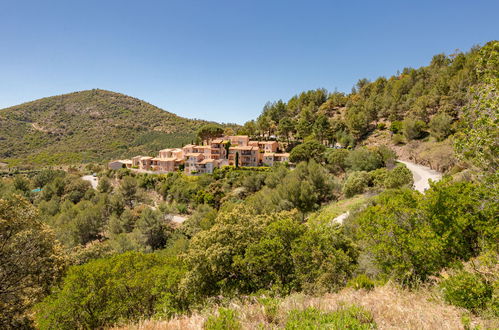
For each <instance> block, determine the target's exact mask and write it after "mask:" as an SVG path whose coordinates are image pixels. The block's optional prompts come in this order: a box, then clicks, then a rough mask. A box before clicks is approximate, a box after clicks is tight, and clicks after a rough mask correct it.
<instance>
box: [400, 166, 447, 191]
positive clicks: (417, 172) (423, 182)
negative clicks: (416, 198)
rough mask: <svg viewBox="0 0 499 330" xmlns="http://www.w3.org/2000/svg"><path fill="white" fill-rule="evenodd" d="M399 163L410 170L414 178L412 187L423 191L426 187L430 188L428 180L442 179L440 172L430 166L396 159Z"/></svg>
mask: <svg viewBox="0 0 499 330" xmlns="http://www.w3.org/2000/svg"><path fill="white" fill-rule="evenodd" d="M397 161H398V162H399V163H402V164H404V165H405V166H407V168H408V169H409V170H410V171H411V172H412V176H413V178H414V189H415V190H417V191H419V192H422V193H424V192H425V190H426V189H429V188H430V182H429V180H430V179H431V180H433V181H439V180H440V179H442V173H439V172H437V171H435V170H432V169H431V168H429V167H427V166H423V165H418V164H414V163H411V162H406V161H403V160H397Z"/></svg>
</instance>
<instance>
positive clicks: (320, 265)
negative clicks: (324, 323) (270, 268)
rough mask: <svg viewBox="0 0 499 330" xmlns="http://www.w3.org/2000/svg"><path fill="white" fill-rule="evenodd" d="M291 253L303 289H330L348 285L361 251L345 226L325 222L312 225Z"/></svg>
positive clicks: (315, 290)
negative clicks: (343, 228)
mask: <svg viewBox="0 0 499 330" xmlns="http://www.w3.org/2000/svg"><path fill="white" fill-rule="evenodd" d="M291 255H292V258H293V262H294V264H295V268H296V277H297V279H298V281H299V283H300V286H301V287H302V289H303V290H305V291H309V292H330V291H334V290H337V289H339V288H341V287H343V286H345V285H346V283H347V281H348V279H349V278H350V277H351V275H352V273H353V271H354V269H355V265H356V262H357V256H358V251H357V249H356V247H355V245H354V244H353V243H352V242H351V241H350V239H348V238H347V237H346V236H345V235H344V234H343V233H342V231H341V228H339V227H337V226H332V225H329V224H325V225H319V226H317V227H314V228H308V230H307V231H306V232H305V233H304V234H303V235H302V236H301V237H300V238H299V239H298V240H297V241H296V242H295V243H294V244H293V249H292V250H291Z"/></svg>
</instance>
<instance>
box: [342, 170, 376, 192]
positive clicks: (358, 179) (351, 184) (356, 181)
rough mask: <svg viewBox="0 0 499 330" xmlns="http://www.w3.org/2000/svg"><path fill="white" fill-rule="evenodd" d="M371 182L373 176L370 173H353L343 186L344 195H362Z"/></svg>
mask: <svg viewBox="0 0 499 330" xmlns="http://www.w3.org/2000/svg"><path fill="white" fill-rule="evenodd" d="M370 182H371V176H370V175H369V173H367V172H364V171H360V172H352V173H350V175H349V176H348V177H347V179H346V181H345V183H344V185H343V193H344V194H345V196H346V197H352V196H353V195H356V194H361V193H363V192H364V191H365V190H366V188H367V187H368V186H369V183H370Z"/></svg>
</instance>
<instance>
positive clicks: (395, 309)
mask: <svg viewBox="0 0 499 330" xmlns="http://www.w3.org/2000/svg"><path fill="white" fill-rule="evenodd" d="M345 304H346V305H351V304H355V305H358V306H362V307H364V308H365V309H366V310H368V311H369V312H371V313H372V315H373V316H374V319H375V321H376V323H377V325H378V328H379V329H464V326H463V324H462V322H461V317H462V316H463V314H466V312H465V311H464V310H462V309H459V308H456V307H453V306H449V305H446V304H445V303H443V302H442V301H441V300H439V299H438V297H434V296H433V295H432V294H431V292H429V291H426V290H419V291H415V292H409V291H406V290H402V289H400V288H398V287H396V286H394V285H390V284H388V285H385V286H383V287H377V288H376V289H374V290H372V291H369V292H368V291H364V290H358V291H356V290H353V289H345V290H342V291H341V292H339V293H334V294H326V295H323V296H320V297H311V296H307V295H303V294H294V295H291V296H288V297H286V298H284V299H283V300H282V302H281V304H280V308H279V313H278V320H279V321H281V322H279V323H280V324H281V325H282V324H283V321H284V320H285V317H286V315H287V313H288V312H289V311H290V310H293V309H299V310H301V309H305V308H307V307H315V308H318V309H321V310H324V311H333V310H336V309H338V307H340V306H342V305H345ZM227 307H229V308H232V309H234V310H236V311H237V312H238V315H239V318H240V320H241V323H242V326H243V328H244V329H259V328H261V326H262V325H263V326H264V328H266V329H272V328H278V327H279V325H277V324H268V323H267V318H266V315H265V312H264V308H263V306H261V305H260V304H258V303H256V302H247V303H232V304H231V305H229V306H227ZM215 309H216V308H213V310H215ZM207 315H208V312H206V313H197V314H194V315H192V316H190V317H178V318H174V319H172V320H169V321H154V320H148V321H143V322H140V323H138V324H134V325H127V326H124V327H121V328H119V329H123V330H132V329H133V330H159V329H182V330H183V329H202V328H203V323H204V322H205V320H206V318H207ZM471 325H472V326H476V325H480V326H481V328H482V329H498V328H499V323H497V322H494V321H491V320H488V321H487V320H482V319H479V318H472V320H471Z"/></svg>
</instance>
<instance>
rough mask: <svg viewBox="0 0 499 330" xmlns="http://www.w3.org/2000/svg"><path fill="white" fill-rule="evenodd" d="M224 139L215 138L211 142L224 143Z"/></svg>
mask: <svg viewBox="0 0 499 330" xmlns="http://www.w3.org/2000/svg"><path fill="white" fill-rule="evenodd" d="M223 141H224V140H223V139H215V140H213V141H211V143H222V142H223Z"/></svg>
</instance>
